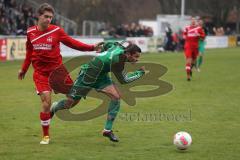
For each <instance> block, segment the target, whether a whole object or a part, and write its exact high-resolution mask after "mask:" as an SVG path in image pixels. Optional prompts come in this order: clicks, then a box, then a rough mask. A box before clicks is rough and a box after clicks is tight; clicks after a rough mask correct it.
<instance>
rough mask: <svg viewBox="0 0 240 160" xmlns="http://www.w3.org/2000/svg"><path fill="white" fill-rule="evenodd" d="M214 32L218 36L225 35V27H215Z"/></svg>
mask: <svg viewBox="0 0 240 160" xmlns="http://www.w3.org/2000/svg"><path fill="white" fill-rule="evenodd" d="M213 32H214V33H215V35H216V36H223V35H224V29H223V27H218V28H216V27H213Z"/></svg>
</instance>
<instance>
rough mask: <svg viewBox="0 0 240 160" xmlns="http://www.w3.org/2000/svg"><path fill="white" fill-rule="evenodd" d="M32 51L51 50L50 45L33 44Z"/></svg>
mask: <svg viewBox="0 0 240 160" xmlns="http://www.w3.org/2000/svg"><path fill="white" fill-rule="evenodd" d="M33 49H34V50H52V44H45V43H40V44H33Z"/></svg>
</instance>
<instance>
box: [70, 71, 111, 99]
mask: <svg viewBox="0 0 240 160" xmlns="http://www.w3.org/2000/svg"><path fill="white" fill-rule="evenodd" d="M112 84H113V81H112V80H111V78H110V77H109V75H108V74H104V75H101V76H99V77H98V78H97V79H94V81H93V80H89V77H88V76H87V74H86V72H82V71H81V72H80V74H79V75H78V77H77V79H76V80H75V82H74V84H73V86H72V88H71V90H70V92H69V94H68V96H70V97H72V98H73V99H74V100H79V99H81V98H82V97H83V98H85V97H86V96H87V94H88V92H90V90H91V89H92V88H94V89H95V90H96V91H101V90H102V89H103V88H105V87H107V86H109V85H112Z"/></svg>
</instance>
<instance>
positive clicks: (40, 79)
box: [33, 72, 73, 94]
mask: <svg viewBox="0 0 240 160" xmlns="http://www.w3.org/2000/svg"><path fill="white" fill-rule="evenodd" d="M33 81H34V83H35V89H36V92H37V94H40V93H43V92H51V91H52V88H51V86H50V84H49V76H48V75H43V74H41V73H39V72H34V73H33ZM65 83H67V84H72V83H73V81H72V79H71V77H70V76H69V75H68V77H67V79H66V80H65Z"/></svg>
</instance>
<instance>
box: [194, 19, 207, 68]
mask: <svg viewBox="0 0 240 160" xmlns="http://www.w3.org/2000/svg"><path fill="white" fill-rule="evenodd" d="M198 25H199V26H200V27H202V29H203V30H204V33H205V35H207V32H208V31H207V28H206V27H204V24H203V20H202V19H199V20H198ZM205 45H206V41H205V39H200V40H199V43H198V52H199V55H198V58H197V64H196V68H197V71H198V72H200V66H201V65H202V63H203V55H204V52H205Z"/></svg>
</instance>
